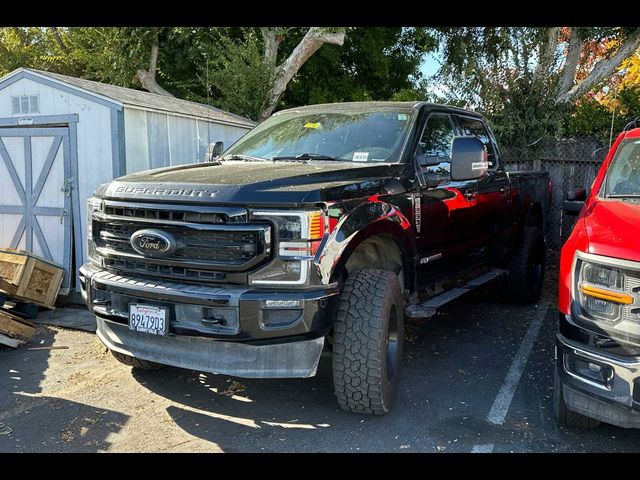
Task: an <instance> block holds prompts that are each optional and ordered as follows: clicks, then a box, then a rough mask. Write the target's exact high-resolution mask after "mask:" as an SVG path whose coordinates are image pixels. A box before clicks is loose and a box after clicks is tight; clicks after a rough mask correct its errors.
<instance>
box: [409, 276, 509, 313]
mask: <svg viewBox="0 0 640 480" xmlns="http://www.w3.org/2000/svg"><path fill="white" fill-rule="evenodd" d="M507 273H509V272H508V271H507V270H502V269H500V268H493V269H491V270H489V271H488V272H487V273H484V274H482V275H480V276H479V277H476V278H473V279H471V280H469V281H468V282H467V283H466V284H464V285H463V286H462V287H457V288H452V289H451V290H447V291H446V292H443V293H441V294H440V295H436V296H435V297H431V298H430V299H428V300H426V301H424V302H422V303H417V304H415V305H409V306H408V307H407V308H405V310H404V314H405V315H406V316H407V317H409V318H429V317H433V316H434V315H435V314H436V313H438V309H439V308H441V307H443V306H444V305H446V304H447V303H449V302H450V301H452V300H455V299H456V298H458V297H461V296H462V295H464V294H465V293H468V292H470V291H471V290H475V289H476V288H478V287H481V286H482V285H485V284H487V283H489V282H491V281H492V280H495V279H496V278H500V277H502V276H504V275H506V274H507Z"/></svg>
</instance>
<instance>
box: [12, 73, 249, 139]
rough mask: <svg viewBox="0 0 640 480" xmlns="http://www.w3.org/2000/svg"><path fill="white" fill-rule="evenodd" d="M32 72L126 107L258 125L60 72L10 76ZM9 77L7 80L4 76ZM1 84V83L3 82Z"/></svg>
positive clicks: (210, 109) (191, 104) (202, 106)
mask: <svg viewBox="0 0 640 480" xmlns="http://www.w3.org/2000/svg"><path fill="white" fill-rule="evenodd" d="M20 71H22V72H31V73H33V74H36V76H37V75H43V76H46V77H48V78H50V79H52V80H55V81H58V82H63V83H67V84H69V85H72V86H74V87H77V88H80V89H82V90H85V91H87V92H90V93H94V94H98V95H101V96H103V97H107V98H110V99H112V100H115V101H117V102H120V103H122V104H123V105H124V106H127V105H130V106H133V107H141V108H148V109H151V110H159V111H163V112H166V113H169V114H171V113H179V114H183V115H190V116H194V117H199V118H202V119H204V120H208V121H211V122H221V123H226V124H234V125H238V126H241V127H247V128H253V127H254V126H255V125H256V123H255V122H254V121H252V120H250V119H248V118H245V117H241V116H240V115H236V114H234V113H230V112H226V111H224V110H221V109H219V108H215V107H212V106H209V105H205V104H203V103H197V102H190V101H188V100H181V99H179V98H174V97H167V96H165V95H158V94H155V93H150V92H143V91H141V90H134V89H132V88H125V87H119V86H116V85H110V84H108V83H101V82H94V81H93V80H85V79H83V78H77V77H70V76H67V75H61V74H59V73H51V72H45V71H42V70H35V69H31V68H19V69H18V70H15V71H13V72H11V73H10V74H9V75H7V77H9V76H13V75H14V74H15V73H18V72H20ZM5 78H6V77H5ZM0 83H2V82H1V81H0Z"/></svg>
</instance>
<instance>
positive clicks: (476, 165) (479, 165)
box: [471, 162, 489, 170]
mask: <svg viewBox="0 0 640 480" xmlns="http://www.w3.org/2000/svg"><path fill="white" fill-rule="evenodd" d="M488 168H489V162H473V163H472V164H471V170H486V169H488Z"/></svg>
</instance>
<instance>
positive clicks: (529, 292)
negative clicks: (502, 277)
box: [507, 226, 545, 304]
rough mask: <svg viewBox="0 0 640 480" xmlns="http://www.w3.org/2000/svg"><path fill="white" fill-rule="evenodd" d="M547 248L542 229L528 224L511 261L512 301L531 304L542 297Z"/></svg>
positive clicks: (509, 293) (508, 278) (508, 287)
mask: <svg viewBox="0 0 640 480" xmlns="http://www.w3.org/2000/svg"><path fill="white" fill-rule="evenodd" d="M544 268H545V250H544V237H543V235H542V230H541V229H540V228H538V227H530V226H527V227H525V229H524V233H523V235H522V242H521V244H520V248H519V249H518V250H517V251H516V252H515V254H514V255H513V257H512V258H511V260H510V261H509V265H508V270H509V276H508V277H507V293H508V295H509V298H510V299H511V300H512V301H515V302H517V303H522V304H531V303H534V302H536V301H537V300H539V299H540V295H541V293H542V285H543V282H544Z"/></svg>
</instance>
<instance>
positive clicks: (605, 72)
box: [556, 29, 640, 103]
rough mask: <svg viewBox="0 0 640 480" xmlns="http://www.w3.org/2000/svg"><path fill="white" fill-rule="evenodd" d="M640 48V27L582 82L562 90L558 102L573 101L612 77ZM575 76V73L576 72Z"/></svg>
mask: <svg viewBox="0 0 640 480" xmlns="http://www.w3.org/2000/svg"><path fill="white" fill-rule="evenodd" d="M638 48H640V29H638V30H636V31H635V32H634V33H633V34H631V35H630V36H629V37H628V38H627V40H626V41H625V42H624V43H623V44H622V46H621V47H620V48H618V51H617V52H616V53H615V54H614V55H613V56H612V57H611V58H608V59H603V60H600V61H599V62H598V63H596V64H595V66H594V67H593V70H591V72H590V73H589V75H587V78H585V79H584V80H583V81H582V82H580V83H579V84H577V85H575V86H574V87H572V88H570V89H569V90H568V91H566V92H562V91H561V93H560V94H559V95H558V97H557V98H556V103H565V102H571V101H573V100H575V99H576V98H578V97H579V96H580V95H582V94H584V93H586V92H588V91H589V90H591V89H592V88H593V87H594V86H595V85H597V84H598V83H600V82H601V81H603V80H604V79H605V78H607V77H610V76H611V75H612V74H613V73H614V72H615V70H616V68H618V67H619V66H620V64H621V63H622V62H623V61H624V60H626V59H627V58H628V57H629V56H631V55H632V54H633V52H635V51H636V50H637V49H638ZM574 77H575V73H574Z"/></svg>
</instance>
